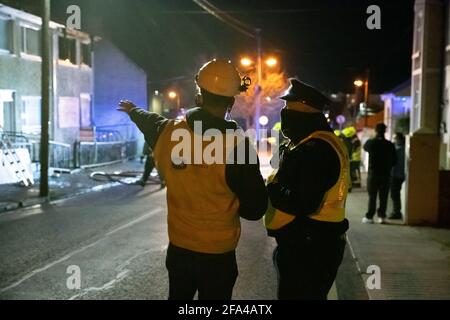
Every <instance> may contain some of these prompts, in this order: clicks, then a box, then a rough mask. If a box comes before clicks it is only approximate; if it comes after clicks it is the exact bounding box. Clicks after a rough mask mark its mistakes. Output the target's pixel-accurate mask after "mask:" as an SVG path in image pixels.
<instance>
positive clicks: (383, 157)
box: [362, 123, 397, 223]
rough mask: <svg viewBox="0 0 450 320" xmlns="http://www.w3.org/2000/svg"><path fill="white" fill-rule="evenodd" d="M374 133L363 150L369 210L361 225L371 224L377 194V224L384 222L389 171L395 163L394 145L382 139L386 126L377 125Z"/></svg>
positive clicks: (389, 178) (382, 124)
mask: <svg viewBox="0 0 450 320" xmlns="http://www.w3.org/2000/svg"><path fill="white" fill-rule="evenodd" d="M375 132H376V136H375V138H373V139H369V140H367V142H366V143H365V144H364V150H365V151H367V152H368V153H369V173H368V175H367V191H368V193H369V209H368V210H367V213H366V216H365V217H364V218H363V219H362V222H363V223H373V217H374V215H375V211H376V206H377V195H378V194H379V195H380V206H379V207H378V212H377V213H378V221H377V222H378V223H384V222H385V218H386V208H387V200H388V195H389V184H390V180H391V170H392V167H394V165H395V163H396V161H397V156H396V152H395V146H394V144H393V143H392V142H390V141H388V140H386V139H385V137H384V134H385V132H386V125H385V124H384V123H378V124H377V125H376V127H375Z"/></svg>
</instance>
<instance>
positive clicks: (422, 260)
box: [338, 188, 450, 300]
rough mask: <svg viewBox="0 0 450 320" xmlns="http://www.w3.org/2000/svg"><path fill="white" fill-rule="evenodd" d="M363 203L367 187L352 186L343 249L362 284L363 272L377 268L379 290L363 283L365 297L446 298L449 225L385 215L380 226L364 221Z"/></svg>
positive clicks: (449, 280)
mask: <svg viewBox="0 0 450 320" xmlns="http://www.w3.org/2000/svg"><path fill="white" fill-rule="evenodd" d="M367 202H368V195H367V192H366V191H365V188H361V189H354V191H353V192H352V193H350V195H349V198H348V200H347V218H348V219H349V221H350V230H349V231H348V233H347V237H348V241H349V246H348V247H347V249H349V251H350V253H351V255H352V256H353V259H354V262H355V263H356V265H357V268H358V270H359V272H360V274H361V277H362V280H361V281H362V282H363V284H364V285H365V284H366V283H367V280H368V278H369V277H370V276H371V274H372V273H373V271H371V273H370V274H367V273H366V272H367V268H368V267H369V266H374V265H375V266H378V267H379V268H380V271H381V289H372V290H370V289H368V288H367V286H366V291H367V294H368V296H369V298H370V299H371V300H385V299H396V300H399V299H406V300H409V299H420V300H422V299H423V300H429V299H439V300H440V299H450V230H449V229H437V228H429V227H409V226H404V225H401V224H400V223H399V222H398V221H396V220H395V221H394V220H392V221H389V220H388V223H387V224H384V225H380V224H362V223H361V219H362V217H363V216H364V213H365V212H366V210H367ZM388 210H389V208H388ZM389 212H390V211H388V213H389ZM370 280H373V277H371V279H369V283H373V281H370ZM338 295H339V292H338Z"/></svg>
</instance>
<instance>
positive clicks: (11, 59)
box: [0, 4, 93, 160]
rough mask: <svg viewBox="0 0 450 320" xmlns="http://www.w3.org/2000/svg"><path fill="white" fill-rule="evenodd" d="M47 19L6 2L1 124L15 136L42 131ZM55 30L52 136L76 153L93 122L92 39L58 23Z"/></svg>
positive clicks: (0, 22)
mask: <svg viewBox="0 0 450 320" xmlns="http://www.w3.org/2000/svg"><path fill="white" fill-rule="evenodd" d="M41 24H42V22H41V18H40V17H37V16H34V15H31V14H28V13H25V12H23V11H19V10H16V9H13V8H10V7H6V6H4V5H1V4H0V125H1V126H2V127H3V128H4V129H5V130H6V131H8V132H10V133H11V135H19V134H20V135H25V136H28V137H31V138H33V137H34V138H36V139H37V138H38V137H39V135H40V131H41V118H40V117H41V62H42V58H41V43H40V29H41ZM50 33H51V39H50V47H51V50H50V57H51V61H52V63H51V78H52V83H51V87H52V94H51V97H50V127H49V130H50V139H51V140H52V141H55V142H58V143H59V145H58V146H59V147H60V148H65V149H67V150H66V151H68V152H63V153H66V154H67V153H69V154H70V153H71V150H72V146H73V144H74V143H75V142H76V141H78V140H79V137H80V129H81V128H89V127H91V125H92V121H91V113H92V108H91V102H92V95H93V71H92V54H91V38H90V37H89V35H88V34H86V33H83V32H79V31H75V30H68V29H66V28H65V27H64V26H63V25H60V24H57V23H54V22H51V23H50ZM36 157H37V155H36V154H35V155H34V160H36ZM69 158H70V157H67V159H69Z"/></svg>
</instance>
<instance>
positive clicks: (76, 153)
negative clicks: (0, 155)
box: [10, 133, 137, 169]
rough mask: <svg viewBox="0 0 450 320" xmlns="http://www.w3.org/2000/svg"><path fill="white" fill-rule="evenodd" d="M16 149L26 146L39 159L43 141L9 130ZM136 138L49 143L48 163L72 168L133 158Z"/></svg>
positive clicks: (33, 158) (135, 152)
mask: <svg viewBox="0 0 450 320" xmlns="http://www.w3.org/2000/svg"><path fill="white" fill-rule="evenodd" d="M10 138H11V141H12V144H13V146H14V148H26V149H28V151H29V152H30V157H31V161H32V162H34V163H38V162H40V155H39V152H40V141H39V140H36V138H35V137H28V136H26V135H23V134H20V133H10ZM136 155H137V140H126V141H125V140H122V141H110V142H76V143H75V144H74V145H73V146H72V145H70V144H66V143H59V142H56V141H50V142H49V165H50V167H51V168H58V169H73V168H80V167H91V166H101V165H105V164H108V163H113V162H120V161H123V160H126V159H131V158H134V157H135V156H136Z"/></svg>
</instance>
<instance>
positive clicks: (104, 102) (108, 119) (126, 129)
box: [93, 40, 148, 150]
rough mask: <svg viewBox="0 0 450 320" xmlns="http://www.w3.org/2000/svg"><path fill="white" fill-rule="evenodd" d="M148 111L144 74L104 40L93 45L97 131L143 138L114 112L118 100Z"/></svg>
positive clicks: (130, 123) (120, 115)
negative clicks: (129, 102) (131, 103)
mask: <svg viewBox="0 0 450 320" xmlns="http://www.w3.org/2000/svg"><path fill="white" fill-rule="evenodd" d="M125 99H126V100H130V101H133V102H134V103H135V104H136V105H137V106H139V107H142V108H147V101H148V100H147V75H146V73H145V72H144V71H143V70H142V69H141V68H139V67H138V66H137V65H136V64H135V63H134V62H132V61H131V60H130V59H129V58H128V57H127V56H126V55H125V54H124V53H123V52H122V51H120V50H119V49H118V48H117V47H115V46H114V45H113V44H112V43H111V42H109V41H107V40H101V41H99V42H96V43H95V44H94V109H93V119H94V124H95V126H96V128H97V129H101V130H118V131H120V133H121V135H122V136H123V137H124V138H125V139H126V138H138V139H139V140H140V141H141V143H140V145H139V147H138V150H141V149H140V146H141V145H142V141H143V137H142V134H140V133H139V132H138V130H137V128H136V126H135V125H134V124H133V123H132V122H131V120H130V119H129V117H128V115H126V114H124V113H121V112H118V111H116V108H117V106H118V103H119V102H120V100H125Z"/></svg>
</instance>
